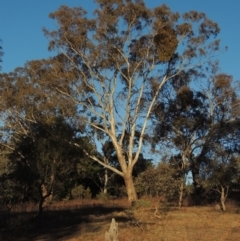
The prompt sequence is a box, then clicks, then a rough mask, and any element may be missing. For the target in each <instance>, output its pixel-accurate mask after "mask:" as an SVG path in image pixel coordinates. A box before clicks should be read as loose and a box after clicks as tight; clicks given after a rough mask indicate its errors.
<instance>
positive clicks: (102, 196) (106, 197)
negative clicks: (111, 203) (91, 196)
mask: <svg viewBox="0 0 240 241" xmlns="http://www.w3.org/2000/svg"><path fill="white" fill-rule="evenodd" d="M96 198H97V199H98V200H101V201H107V200H110V199H111V196H110V194H108V193H104V192H100V193H98V194H97V196H96Z"/></svg>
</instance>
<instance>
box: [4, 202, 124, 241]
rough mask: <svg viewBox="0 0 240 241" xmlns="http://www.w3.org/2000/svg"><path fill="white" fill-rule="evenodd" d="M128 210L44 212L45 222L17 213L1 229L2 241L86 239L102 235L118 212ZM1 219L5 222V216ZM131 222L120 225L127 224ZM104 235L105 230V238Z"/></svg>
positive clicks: (95, 208) (97, 208) (96, 208)
mask: <svg viewBox="0 0 240 241" xmlns="http://www.w3.org/2000/svg"><path fill="white" fill-rule="evenodd" d="M125 209H126V208H124V207H107V205H94V206H92V207H80V208H76V209H71V210H54V211H53V210H47V211H44V212H43V215H42V217H41V219H40V218H39V217H38V215H37V213H36V212H31V213H24V212H22V213H13V214H11V217H10V218H8V223H3V222H1V224H3V225H2V227H0V230H1V235H0V240H4V241H10V240H11V241H12V240H19V241H30V240H31V241H33V240H34V241H35V240H39V241H40V240H41V241H54V240H65V239H69V238H73V237H76V236H80V235H84V233H86V232H99V231H100V230H101V229H103V226H104V225H106V224H110V221H111V218H112V217H113V213H114V212H121V211H124V210H125ZM0 219H2V220H1V221H3V215H1V217H0ZM127 219H128V218H123V219H121V220H119V221H122V222H124V221H126V220H127ZM6 220H7V219H6ZM3 226H5V227H3ZM104 232H105V230H103V235H104Z"/></svg>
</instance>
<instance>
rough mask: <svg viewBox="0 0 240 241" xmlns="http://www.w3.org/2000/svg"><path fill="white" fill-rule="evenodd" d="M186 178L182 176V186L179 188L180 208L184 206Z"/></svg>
mask: <svg viewBox="0 0 240 241" xmlns="http://www.w3.org/2000/svg"><path fill="white" fill-rule="evenodd" d="M184 186H185V178H182V180H181V184H180V188H179V199H178V208H179V209H180V208H182V204H183V194H184Z"/></svg>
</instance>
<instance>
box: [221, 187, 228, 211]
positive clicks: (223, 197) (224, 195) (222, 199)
mask: <svg viewBox="0 0 240 241" xmlns="http://www.w3.org/2000/svg"><path fill="white" fill-rule="evenodd" d="M225 189H226V190H225ZM228 189H229V187H223V186H221V197H220V201H221V207H222V211H223V212H225V211H226V205H225V201H226V199H227V195H228Z"/></svg>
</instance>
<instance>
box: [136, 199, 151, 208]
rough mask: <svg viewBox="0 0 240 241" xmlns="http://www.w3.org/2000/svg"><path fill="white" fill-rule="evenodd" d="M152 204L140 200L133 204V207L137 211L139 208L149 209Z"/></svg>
mask: <svg viewBox="0 0 240 241" xmlns="http://www.w3.org/2000/svg"><path fill="white" fill-rule="evenodd" d="M150 206H151V203H150V201H147V200H144V199H139V200H136V201H134V202H133V203H132V207H133V208H135V209H139V208H147V207H150Z"/></svg>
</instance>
